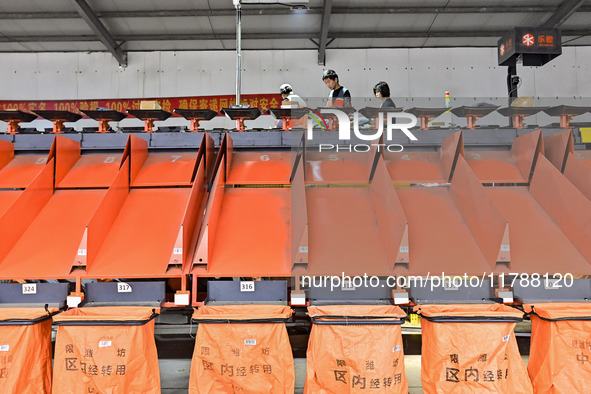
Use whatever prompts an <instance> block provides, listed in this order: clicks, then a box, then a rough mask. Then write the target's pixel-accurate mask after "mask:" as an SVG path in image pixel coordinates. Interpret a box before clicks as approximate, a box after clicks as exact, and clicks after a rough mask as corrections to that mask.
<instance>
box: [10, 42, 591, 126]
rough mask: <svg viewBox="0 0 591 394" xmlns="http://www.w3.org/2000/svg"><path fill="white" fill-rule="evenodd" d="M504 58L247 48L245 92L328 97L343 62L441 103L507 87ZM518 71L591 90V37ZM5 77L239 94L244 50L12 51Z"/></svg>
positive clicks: (545, 88) (48, 96)
mask: <svg viewBox="0 0 591 394" xmlns="http://www.w3.org/2000/svg"><path fill="white" fill-rule="evenodd" d="M496 64H497V58H496V50H495V48H425V49H366V50H364V49H351V50H328V51H327V64H326V67H320V66H318V65H317V52H316V51H290V50H284V51H245V52H244V53H243V68H244V71H243V77H242V80H243V88H242V92H243V93H245V94H246V93H269V92H275V91H277V88H278V86H279V85H280V84H282V83H284V82H289V83H291V84H292V86H294V88H295V90H296V92H297V93H299V94H300V95H301V96H303V97H325V96H326V95H327V94H328V90H327V88H326V87H325V86H324V84H323V83H322V80H321V75H322V71H323V69H326V68H333V69H335V70H336V71H337V72H338V73H339V76H340V80H341V82H342V84H343V85H345V86H347V87H348V88H349V89H350V90H351V92H352V93H353V95H354V96H359V97H369V96H371V95H372V91H371V88H372V87H373V85H374V84H375V83H376V82H378V81H380V80H385V81H387V82H388V83H389V84H390V86H391V90H392V96H393V97H410V98H419V97H433V99H432V105H433V106H439V105H443V96H444V92H445V91H450V92H451V95H452V97H455V98H458V97H467V98H486V97H506V95H507V92H506V82H505V78H506V68H505V67H499V66H497V65H496ZM518 73H519V75H520V76H521V77H522V80H523V83H522V85H521V87H520V89H519V95H520V96H542V97H571V98H572V97H585V96H591V47H567V48H564V52H563V54H562V56H560V57H558V58H557V59H554V60H553V61H552V62H550V63H549V64H547V65H546V66H544V67H541V68H534V67H522V66H519V72H518ZM0 79H1V80H2V81H3V82H4V83H3V88H2V89H1V90H0V100H60V99H99V98H138V97H139V98H142V97H167V96H199V95H214V94H232V93H234V91H235V53H234V52H233V51H228V52H222V51H209V52H208V51H204V52H132V53H130V54H129V66H128V67H127V68H125V69H120V68H119V67H118V66H117V63H116V62H115V61H114V59H113V58H112V56H111V55H110V54H108V53H32V54H23V53H5V54H2V56H0ZM407 101H408V100H407ZM402 105H403V106H406V105H404V103H403V104H402ZM130 121H131V122H133V120H126V122H130ZM134 124H135V123H134ZM128 125H129V124H128ZM0 127H4V128H5V125H4V124H1V125H0ZM47 127H48V126H47Z"/></svg>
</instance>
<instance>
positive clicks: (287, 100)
mask: <svg viewBox="0 0 591 394" xmlns="http://www.w3.org/2000/svg"><path fill="white" fill-rule="evenodd" d="M279 93H281V97H282V98H283V102H282V103H281V108H298V107H299V108H305V107H306V102H305V101H304V99H302V98H301V97H300V96H298V95H297V94H295V93H294V92H293V88H292V87H291V85H290V84H288V83H284V84H283V85H281V86H280V87H279ZM306 122H307V116H304V117H302V118H301V119H292V120H291V127H292V128H294V127H305V126H306ZM282 126H283V121H282V120H279V121H278V122H277V124H276V125H275V127H278V128H281V127H282Z"/></svg>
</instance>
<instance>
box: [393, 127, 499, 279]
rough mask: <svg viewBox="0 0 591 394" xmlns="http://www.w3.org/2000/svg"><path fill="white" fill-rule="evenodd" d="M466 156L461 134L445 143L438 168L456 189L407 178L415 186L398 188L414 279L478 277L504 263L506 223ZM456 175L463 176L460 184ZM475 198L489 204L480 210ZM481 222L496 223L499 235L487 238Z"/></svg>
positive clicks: (495, 232)
mask: <svg viewBox="0 0 591 394" xmlns="http://www.w3.org/2000/svg"><path fill="white" fill-rule="evenodd" d="M462 152H463V137H462V133H461V132H457V133H455V134H452V135H450V136H449V137H447V138H446V139H445V140H444V142H443V145H442V148H441V153H440V164H439V166H440V168H441V172H442V174H443V171H445V174H444V176H443V179H444V180H445V181H446V182H447V181H448V180H449V179H450V178H451V179H452V186H451V187H448V186H447V185H439V186H437V185H433V187H430V186H431V185H428V184H427V185H423V184H421V182H420V181H422V180H423V178H417V179H413V178H409V177H406V180H407V182H408V183H410V184H411V185H413V184H414V185H415V186H411V187H398V188H396V193H397V195H398V196H399V199H400V202H401V204H402V208H403V211H404V214H405V216H406V219H407V220H408V244H409V250H410V256H409V258H410V267H409V273H411V274H422V275H426V274H427V273H429V272H431V273H434V272H439V273H441V272H445V273H446V274H464V273H467V274H478V273H482V272H485V271H490V270H491V267H494V264H495V262H496V261H497V259H498V258H500V257H499V256H498V253H499V250H500V246H501V239H502V237H503V234H504V232H505V230H506V229H505V227H503V225H502V224H503V220H504V219H503V217H502V215H501V214H500V213H499V212H498V210H495V209H494V204H492V203H491V202H490V201H487V200H488V199H487V198H486V197H485V196H484V194H483V193H484V191H483V190H482V186H481V185H480V183H479V182H478V181H477V179H476V177H475V176H474V174H473V173H472V171H471V170H470V168H469V167H468V166H467V165H465V163H464V162H463V159H462V157H461V153H462ZM448 171H449V173H448ZM454 171H455V172H458V175H457V179H455V177H456V175H454ZM390 176H393V174H392V171H390ZM394 176H397V175H396V174H394ZM417 176H419V177H421V176H422V175H421V174H417ZM416 184H419V185H416ZM473 196H477V197H480V198H484V199H485V204H484V205H483V206H479V205H478V204H477V202H476V201H472V200H471V199H472V197H473ZM464 204H466V205H465V206H463V205H464ZM482 220H493V221H494V223H496V225H495V226H496V227H495V230H494V231H493V232H492V233H490V234H486V233H485V230H483V229H482V226H485V224H482V223H481V221H482ZM505 223H506V221H505ZM501 227H503V228H502V229H501ZM473 231H476V234H473ZM499 234H500V235H499ZM481 248H482V249H481Z"/></svg>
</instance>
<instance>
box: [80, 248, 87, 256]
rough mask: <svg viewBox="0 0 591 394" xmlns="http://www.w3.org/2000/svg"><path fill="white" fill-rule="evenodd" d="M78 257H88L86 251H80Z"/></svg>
mask: <svg viewBox="0 0 591 394" xmlns="http://www.w3.org/2000/svg"><path fill="white" fill-rule="evenodd" d="M78 256H86V249H78Z"/></svg>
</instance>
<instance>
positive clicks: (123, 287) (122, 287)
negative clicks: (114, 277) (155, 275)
mask: <svg viewBox="0 0 591 394" xmlns="http://www.w3.org/2000/svg"><path fill="white" fill-rule="evenodd" d="M117 293H131V286H130V285H129V284H127V283H124V282H117Z"/></svg>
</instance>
